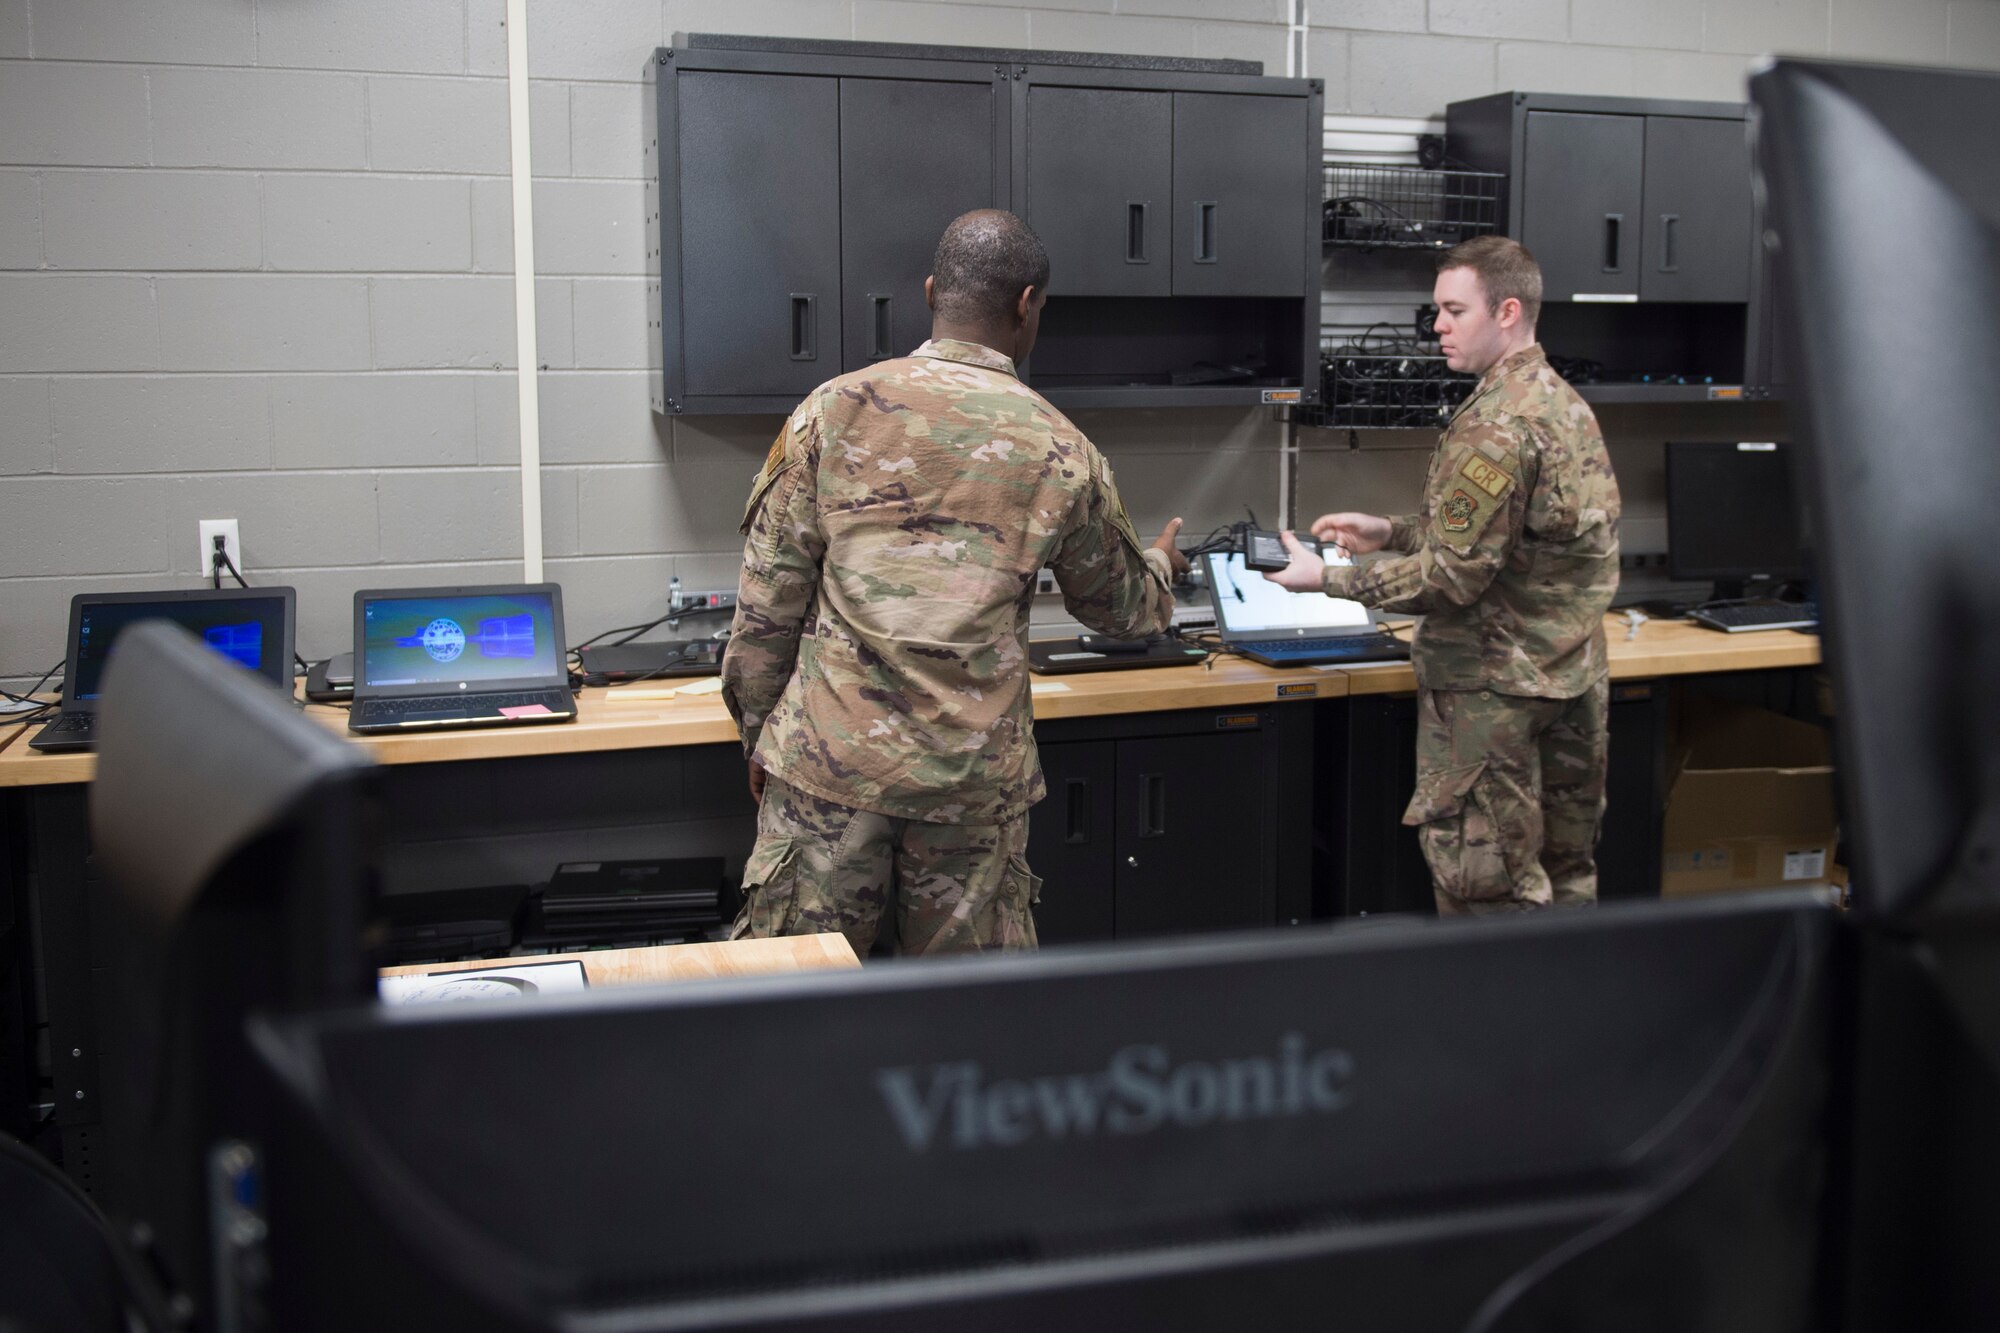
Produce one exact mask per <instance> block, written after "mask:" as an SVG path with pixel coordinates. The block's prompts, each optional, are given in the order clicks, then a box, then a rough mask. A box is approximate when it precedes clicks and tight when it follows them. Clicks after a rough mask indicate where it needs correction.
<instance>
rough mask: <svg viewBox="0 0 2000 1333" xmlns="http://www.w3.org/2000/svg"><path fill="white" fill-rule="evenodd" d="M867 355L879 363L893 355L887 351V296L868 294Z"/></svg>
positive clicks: (884, 294) (882, 293)
mask: <svg viewBox="0 0 2000 1333" xmlns="http://www.w3.org/2000/svg"><path fill="white" fill-rule="evenodd" d="M868 355H869V356H871V357H873V358H874V359H875V360H877V361H879V360H881V359H882V358H883V357H885V356H891V355H893V353H892V352H890V350H889V296H888V294H887V293H885V292H870V293H868Z"/></svg>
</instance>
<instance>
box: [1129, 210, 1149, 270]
mask: <svg viewBox="0 0 2000 1333" xmlns="http://www.w3.org/2000/svg"><path fill="white" fill-rule="evenodd" d="M1125 262H1126V263H1128V264H1143V263H1145V262H1146V205H1145V204H1143V203H1139V202H1136V201H1135V202H1132V203H1128V204H1126V205H1125Z"/></svg>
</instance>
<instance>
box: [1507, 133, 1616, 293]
mask: <svg viewBox="0 0 2000 1333" xmlns="http://www.w3.org/2000/svg"><path fill="white" fill-rule="evenodd" d="M1645 152H1646V121H1645V118H1644V117H1643V116H1614V115H1597V114H1582V113H1577V112H1569V111H1531V112H1529V113H1528V134H1527V149H1526V158H1527V161H1526V163H1525V164H1524V167H1523V170H1522V172H1521V178H1520V179H1521V188H1522V204H1521V243H1522V244H1523V245H1525V246H1527V247H1528V249H1529V250H1531V251H1532V252H1534V256H1535V258H1536V259H1537V260H1539V261H1540V262H1541V266H1542V295H1543V297H1544V299H1546V300H1550V301H1569V300H1574V299H1575V298H1576V297H1577V295H1578V294H1579V293H1582V294H1584V295H1586V296H1591V295H1598V296H1602V295H1623V296H1636V295H1638V292H1639V266H1640V261H1639V242H1640V232H1641V230H1642V229H1643V222H1642V220H1641V212H1640V210H1641V207H1642V206H1643V204H1644V195H1643V184H1644V163H1645Z"/></svg>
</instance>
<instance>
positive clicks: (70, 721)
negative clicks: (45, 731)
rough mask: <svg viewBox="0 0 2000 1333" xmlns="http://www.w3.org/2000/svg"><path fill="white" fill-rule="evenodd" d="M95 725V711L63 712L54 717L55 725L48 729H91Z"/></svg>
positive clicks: (56, 730) (57, 730)
mask: <svg viewBox="0 0 2000 1333" xmlns="http://www.w3.org/2000/svg"><path fill="white" fill-rule="evenodd" d="M96 725H97V715H96V714H95V713H64V714H63V715H62V716H61V717H59V718H57V719H56V722H55V725H54V726H52V727H50V728H49V730H50V731H51V732H70V731H91V730H93V729H95V727H96Z"/></svg>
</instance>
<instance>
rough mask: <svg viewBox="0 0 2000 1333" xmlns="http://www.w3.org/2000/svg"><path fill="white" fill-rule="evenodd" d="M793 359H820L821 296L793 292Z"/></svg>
mask: <svg viewBox="0 0 2000 1333" xmlns="http://www.w3.org/2000/svg"><path fill="white" fill-rule="evenodd" d="M792 360H794V361H817V360H819V298H818V297H816V296H814V295H813V294H812V293H811V292H793V293H792Z"/></svg>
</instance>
